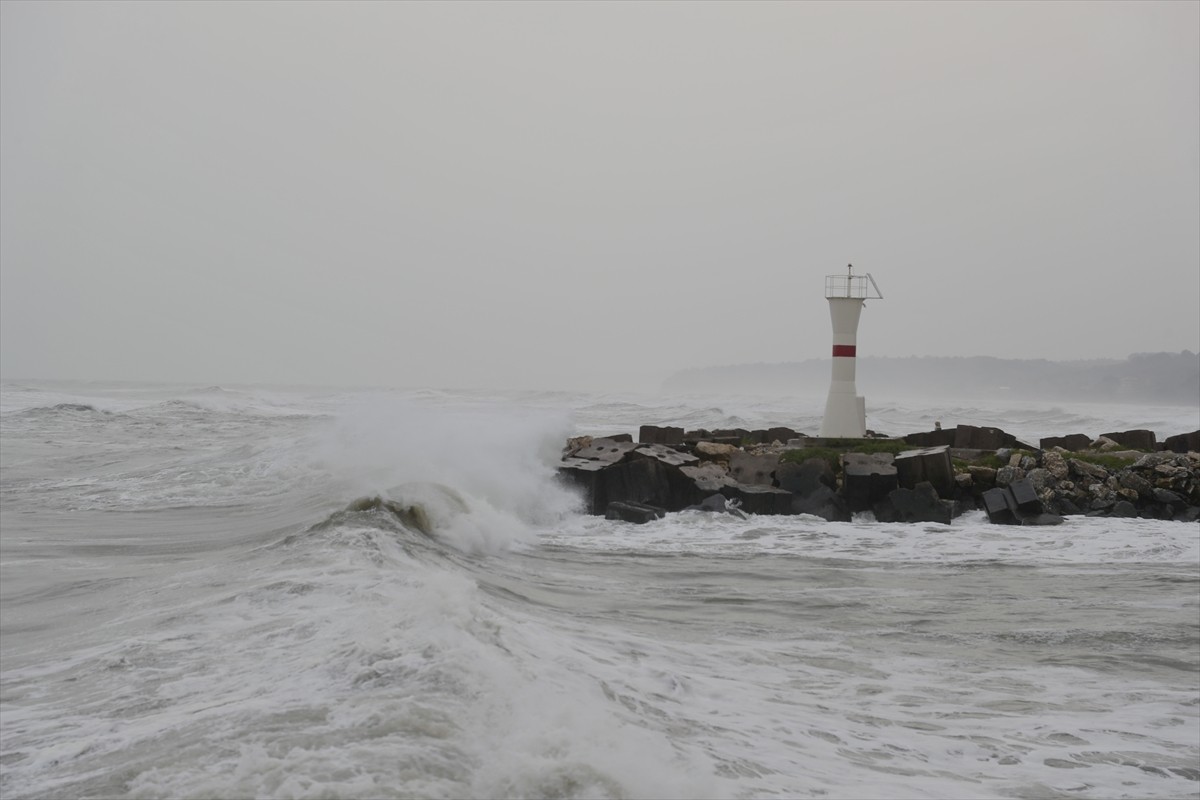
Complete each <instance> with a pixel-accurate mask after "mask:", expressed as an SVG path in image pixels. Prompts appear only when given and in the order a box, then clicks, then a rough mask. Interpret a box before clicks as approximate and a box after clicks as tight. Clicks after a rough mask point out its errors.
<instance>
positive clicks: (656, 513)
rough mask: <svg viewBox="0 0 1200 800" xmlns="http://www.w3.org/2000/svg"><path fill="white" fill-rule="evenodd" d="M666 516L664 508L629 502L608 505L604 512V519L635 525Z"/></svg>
mask: <svg viewBox="0 0 1200 800" xmlns="http://www.w3.org/2000/svg"><path fill="white" fill-rule="evenodd" d="M666 515H667V511H666V509H664V508H658V507H657V506H651V505H647V504H645V503H635V502H629V501H624V502H622V501H617V502H614V503H609V504H608V508H606V509H605V511H604V518H605V519H614V520H623V521H625V522H632V523H634V524H635V525H644V524H646V523H647V522H653V521H654V520H656V519H662V518H663V517H665V516H666Z"/></svg>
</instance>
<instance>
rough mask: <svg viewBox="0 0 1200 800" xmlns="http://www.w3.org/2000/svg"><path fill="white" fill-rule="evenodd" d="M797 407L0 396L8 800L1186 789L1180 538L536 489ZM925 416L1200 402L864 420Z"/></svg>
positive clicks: (29, 388) (324, 396)
mask: <svg viewBox="0 0 1200 800" xmlns="http://www.w3.org/2000/svg"><path fill="white" fill-rule="evenodd" d="M789 402H791V401H783V400H779V401H774V400H762V399H756V398H732V399H731V398H683V399H680V398H646V397H601V398H594V397H589V398H584V397H579V396H573V395H568V394H525V395H510V396H506V397H498V396H491V395H486V394H482V393H474V394H469V393H453V394H452V393H444V392H386V391H376V392H340V393H335V392H328V393H321V392H316V391H312V390H298V389H261V388H255V389H221V388H218V387H209V388H196V387H178V386H152V387H148V386H96V385H84V384H58V385H29V384H25V385H5V386H4V387H3V391H2V392H0V435H2V437H3V440H2V443H3V447H2V448H0V546H2V552H0V636H2V638H3V647H0V794H3V796H4V797H5V798H24V797H29V798H33V797H145V798H154V797H242V796H261V797H334V798H337V797H345V798H360V797H467V796H470V797H543V796H555V797H581V798H582V797H845V798H858V797H913V798H918V797H920V798H924V797H945V798H960V797H1019V798H1042V797H1052V798H1053V797H1064V798H1065V797H1072V798H1074V797H1087V798H1115V797H1126V798H1146V797H1156V798H1157V797H1164V798H1165V797H1176V798H1177V797H1197V796H1200V526H1197V525H1189V524H1182V523H1168V522H1159V521H1150V520H1096V519H1084V518H1071V519H1070V520H1069V521H1068V523H1067V524H1066V525H1063V526H1061V527H1057V528H1043V529H1029V528H1007V527H997V526H991V525H989V524H988V523H987V522H986V521H985V520H984V519H983V518H982V517H981V516H979V515H977V514H976V515H967V516H966V517H964V518H960V519H958V520H955V522H954V524H953V525H951V526H940V525H899V524H896V525H881V524H876V523H873V522H870V521H867V520H856V521H855V522H853V523H825V522H823V521H821V520H817V519H813V518H810V517H796V518H782V517H751V518H750V519H748V520H738V519H734V518H732V517H723V516H707V515H703V514H694V513H683V514H675V515H669V516H668V518H666V519H664V520H660V521H658V522H655V523H651V524H649V525H646V526H632V525H628V524H625V523H618V522H608V521H605V520H601V519H597V518H594V517H588V516H583V515H580V514H579V513H578V512H577V504H576V499H575V498H574V497H573V496H572V495H570V494H569V493H568V492H567V491H565V490H564V489H562V488H561V487H559V486H558V485H557V484H556V483H555V481H554V479H553V466H554V462H555V460H556V458H557V455H558V451H559V448H560V447H561V444H562V441H563V439H564V438H565V437H566V436H567V435H570V434H573V433H576V432H615V431H630V432H633V431H634V430H635V429H636V426H637V425H638V424H641V423H655V424H684V425H688V426H708V427H727V426H736V425H744V426H748V427H754V426H762V425H776V424H784V425H791V426H792V427H796V428H800V429H813V430H815V428H816V426H817V424H818V423H819V413H820V408H819V401H816V402H809V401H794V407H793V406H792V405H789ZM1189 415H1190V416H1189ZM932 419H941V420H944V421H945V423H946V424H955V423H957V422H964V423H973V424H1001V426H1002V427H1004V428H1005V429H1006V430H1009V431H1011V432H1014V433H1017V434H1019V435H1022V436H1027V437H1030V438H1037V437H1038V436H1042V435H1050V434H1055V433H1068V432H1075V431H1076V430H1080V431H1085V432H1092V433H1098V432H1100V431H1098V430H1093V429H1094V428H1099V427H1103V428H1105V429H1107V430H1113V429H1124V428H1130V427H1151V428H1154V429H1156V430H1157V431H1158V432H1159V433H1160V435H1167V434H1171V433H1179V432H1182V431H1184V430H1191V429H1194V427H1195V425H1194V423H1195V422H1196V412H1195V410H1194V409H1170V408H1166V409H1136V408H1130V407H1120V406H1114V407H1111V408H1108V407H1104V406H1093V407H1089V408H1087V409H1084V410H1082V411H1081V412H1080V415H1079V416H1077V417H1075V416H1072V413H1071V412H1069V411H1067V410H1064V409H1061V408H1046V409H1020V410H1012V409H1004V408H994V409H955V408H946V407H943V408H936V407H923V408H915V407H908V406H901V405H891V406H882V407H881V410H880V411H879V412H877V416H876V418H875V419H873V420H870V421H869V423H868V424H869V425H870V426H872V427H874V428H875V429H876V430H883V431H884V432H887V433H896V434H900V433H905V432H908V431H912V430H921V429H927V428H928V427H929V424H930V420H932ZM998 420H1010V421H1009V422H1008V424H1004V423H1003V422H998ZM1189 423H1193V424H1192V426H1191V427H1188V425H1189ZM1044 426H1052V427H1044ZM375 497H379V498H381V499H382V500H388V501H392V502H391V503H375V502H369V501H368V499H370V498H375ZM356 501H358V502H356ZM414 508H416V509H419V512H417V511H413V509H414ZM414 514H415V515H416V516H414ZM422 529H424V530H427V531H429V534H428V535H427V534H426V533H423V532H422Z"/></svg>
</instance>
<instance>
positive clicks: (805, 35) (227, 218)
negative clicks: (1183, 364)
mask: <svg viewBox="0 0 1200 800" xmlns="http://www.w3.org/2000/svg"><path fill="white" fill-rule="evenodd" d="M0 103H2V107H0V375H2V376H3V377H4V378H6V379H18V378H23V377H26V378H86V379H133V380H172V381H196V382H202V383H223V382H224V383H235V382H254V383H270V382H293V383H315V384H370V385H377V384H393V385H401V386H445V387H465V386H484V387H487V386H492V387H497V388H510V387H517V388H521V387H524V388H594V387H603V386H606V385H611V386H614V387H622V388H624V387H627V386H633V387H643V386H654V385H657V382H658V380H659V379H660V378H661V377H663V376H665V375H666V374H669V373H671V372H674V371H675V370H677V369H680V368H685V367H697V366H708V365H716V364H729V363H742V362H759V361H762V362H778V361H791V360H802V359H807V358H816V357H826V356H827V355H828V354H829V350H830V329H829V316H828V310H827V306H826V302H825V300H824V295H823V291H824V276H825V275H826V274H827V273H837V272H841V271H844V269H845V264H846V263H847V262H854V264H855V266H856V267H858V268H860V269H862V270H864V271H869V272H871V273H872V274H873V275H874V277H875V279H876V281H877V282H878V284H879V287H880V288H881V289H882V290H883V294H884V296H885V299H884V300H882V301H877V302H869V303H868V304H867V308H866V309H865V311H864V313H863V316H862V323H861V325H860V329H859V352H860V354H862V355H891V356H904V355H935V356H956V355H992V356H999V357H1005V358H1049V359H1070V358H1098V357H1116V358H1122V357H1124V356H1126V355H1128V354H1130V353H1133V352H1147V351H1161V350H1165V351H1174V352H1178V351H1180V350H1183V349H1191V350H1197V349H1200V312H1198V310H1197V308H1198V305H1200V3H1196V2H1162V3H1156V2H1135V3H1120V2H1097V3H1089V2H1059V3H1021V2H1004V3H995V4H989V3H965V2H964V3H951V2H932V3H902V2H894V3H893V2H888V3H879V4H875V3H867V2H853V3H839V4H823V3H816V2H797V3H785V2H771V3H761V4H759V3H730V4H724V3H695V4H690V3H683V2H666V3H638V2H619V3H603V4H588V3H578V2H575V3H549V2H534V3H480V4H474V3H466V2H447V3H432V4H418V3H384V2H371V3H361V4H354V3H337V4H323V3H317V2H301V3H295V4H292V3H285V2H270V3H268V2H260V3H249V2H246V3H234V2H221V3H216V2H214V3H169V2H167V3H150V2H134V3H107V2H93V1H90V0H89V2H83V3H70V2H61V1H59V0H56V1H55V2H20V1H19V0H5V1H4V2H2V3H0Z"/></svg>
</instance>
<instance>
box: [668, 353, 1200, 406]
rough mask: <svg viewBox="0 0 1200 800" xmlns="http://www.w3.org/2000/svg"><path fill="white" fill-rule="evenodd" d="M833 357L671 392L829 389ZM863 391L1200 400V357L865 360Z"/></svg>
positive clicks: (692, 374)
mask: <svg viewBox="0 0 1200 800" xmlns="http://www.w3.org/2000/svg"><path fill="white" fill-rule="evenodd" d="M829 362H830V359H827V358H821V359H817V358H814V359H809V360H807V361H793V362H787V363H776V364H734V365H729V366H722V367H706V368H700V369H688V370H683V371H681V372H677V373H675V374H673V375H671V376H669V377H668V378H667V379H666V380H665V381H664V382H663V390H664V391H667V392H685V393H686V392H761V393H767V394H814V393H822V392H824V391H826V390H827V389H828V387H829V370H830V363H829ZM857 372H858V375H857V384H858V389H859V392H860V393H862V394H864V395H870V394H875V395H879V394H884V395H889V394H890V395H895V396H930V395H941V396H946V397H956V398H970V397H998V396H1005V397H1014V398H1026V399H1031V400H1032V399H1039V400H1087V401H1092V402H1114V403H1139V402H1140V403H1146V402H1151V403H1163V404H1171V405H1193V404H1195V405H1200V355H1197V354H1196V353H1193V352H1191V351H1190V350H1184V351H1183V352H1181V353H1137V354H1134V355H1131V356H1129V357H1128V358H1126V359H1124V360H1115V359H1114V360H1091V361H1047V360H1046V359H1005V358H992V357H989V356H971V357H962V358H941V357H932V356H910V357H907V358H881V357H878V356H867V357H864V358H860V359H858V370H857Z"/></svg>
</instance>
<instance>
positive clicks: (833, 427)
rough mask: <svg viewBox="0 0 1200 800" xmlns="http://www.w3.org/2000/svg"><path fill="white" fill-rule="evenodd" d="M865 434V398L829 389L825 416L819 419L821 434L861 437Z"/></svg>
mask: <svg viewBox="0 0 1200 800" xmlns="http://www.w3.org/2000/svg"><path fill="white" fill-rule="evenodd" d="M866 435H867V399H866V398H865V397H863V396H862V395H858V394H855V393H854V390H853V389H851V390H850V391H848V392H840V391H836V388H835V387H831V388H830V390H829V398H828V399H827V400H826V401H825V417H824V419H822V420H821V436H822V438H825V437H839V438H846V439H861V438H863V437H864V436H866Z"/></svg>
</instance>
